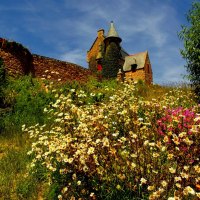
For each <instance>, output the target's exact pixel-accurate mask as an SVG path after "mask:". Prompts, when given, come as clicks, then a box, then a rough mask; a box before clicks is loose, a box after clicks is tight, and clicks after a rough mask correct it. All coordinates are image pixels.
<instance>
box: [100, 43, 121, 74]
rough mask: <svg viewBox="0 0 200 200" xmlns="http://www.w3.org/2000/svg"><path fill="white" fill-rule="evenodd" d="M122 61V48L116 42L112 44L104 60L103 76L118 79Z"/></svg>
mask: <svg viewBox="0 0 200 200" xmlns="http://www.w3.org/2000/svg"><path fill="white" fill-rule="evenodd" d="M119 60H120V48H119V47H118V45H117V44H116V43H115V42H111V43H110V44H109V45H108V47H107V49H106V53H105V56H104V60H103V71H102V75H103V77H104V78H115V77H117V73H118V70H119V68H120V66H119Z"/></svg>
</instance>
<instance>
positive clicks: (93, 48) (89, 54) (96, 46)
mask: <svg viewBox="0 0 200 200" xmlns="http://www.w3.org/2000/svg"><path fill="white" fill-rule="evenodd" d="M104 38H105V36H104V30H103V29H100V30H99V31H98V32H97V38H96V40H95V41H94V43H93V45H92V46H91V48H90V50H89V51H88V52H87V62H90V60H91V59H92V58H96V57H97V54H98V52H99V45H100V44H102V42H103V40H104Z"/></svg>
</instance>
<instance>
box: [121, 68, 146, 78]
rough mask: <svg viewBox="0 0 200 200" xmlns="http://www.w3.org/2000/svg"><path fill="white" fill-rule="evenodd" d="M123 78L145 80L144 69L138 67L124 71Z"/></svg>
mask: <svg viewBox="0 0 200 200" xmlns="http://www.w3.org/2000/svg"><path fill="white" fill-rule="evenodd" d="M125 78H126V79H127V80H128V79H132V80H134V81H138V80H139V79H140V80H145V71H144V69H140V70H137V71H129V72H126V73H125Z"/></svg>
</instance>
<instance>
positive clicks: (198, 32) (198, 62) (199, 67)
mask: <svg viewBox="0 0 200 200" xmlns="http://www.w3.org/2000/svg"><path fill="white" fill-rule="evenodd" d="M187 21H188V23H189V25H188V26H186V25H184V26H182V30H181V31H180V33H179V38H180V39H181V40H182V41H184V49H182V50H181V51H180V52H181V55H182V56H183V58H184V59H185V60H186V62H187V64H186V68H187V71H188V72H189V79H190V81H191V82H192V84H193V85H194V87H195V91H196V93H197V95H198V96H199V99H200V2H194V3H193V4H192V8H191V10H189V12H188V14H187Z"/></svg>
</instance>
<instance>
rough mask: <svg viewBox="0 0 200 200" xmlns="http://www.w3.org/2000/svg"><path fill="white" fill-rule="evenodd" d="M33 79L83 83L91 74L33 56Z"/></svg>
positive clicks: (66, 63)
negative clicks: (46, 78)
mask: <svg viewBox="0 0 200 200" xmlns="http://www.w3.org/2000/svg"><path fill="white" fill-rule="evenodd" d="M33 66H34V75H35V77H39V78H43V77H48V78H49V79H52V80H60V79H61V81H73V80H76V81H85V80H86V79H87V78H88V76H89V75H91V72H90V71H89V70H88V69H85V68H83V67H80V66H79V65H76V64H73V63H69V62H64V61H60V60H56V59H52V58H47V57H44V56H39V55H33Z"/></svg>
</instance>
